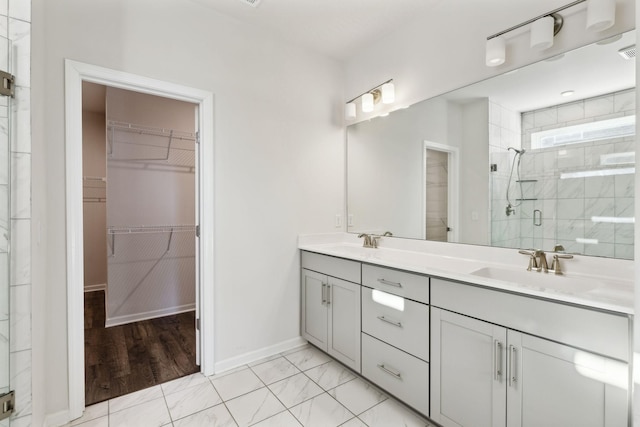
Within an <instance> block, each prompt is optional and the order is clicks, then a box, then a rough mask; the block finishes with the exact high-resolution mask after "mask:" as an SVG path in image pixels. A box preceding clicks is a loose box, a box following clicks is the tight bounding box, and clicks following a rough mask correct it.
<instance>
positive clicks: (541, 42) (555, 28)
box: [485, 0, 616, 67]
mask: <svg viewBox="0 0 640 427" xmlns="http://www.w3.org/2000/svg"><path fill="white" fill-rule="evenodd" d="M584 2H587V30H588V31H603V30H606V29H607V28H610V27H611V26H612V25H613V24H614V23H615V11H616V4H615V0H576V1H573V2H571V3H569V4H566V5H564V6H561V7H559V8H557V9H554V10H552V11H550V12H547V13H544V14H542V15H539V16H536V17H535V18H533V19H530V20H528V21H526V22H523V23H521V24H518V25H514V26H513V27H511V28H507V29H506V30H503V31H500V32H499V33H496V34H493V35H491V36H489V37H487V44H486V57H485V63H486V65H487V66H488V67H495V66H498V65H501V64H503V63H504V62H505V59H506V58H505V51H506V41H505V38H504V35H505V34H507V33H509V32H511V31H513V30H516V29H518V28H521V27H524V26H526V25H530V31H531V34H530V37H531V39H530V46H531V48H532V49H548V48H550V47H551V46H553V37H554V36H555V35H556V34H558V32H559V31H560V29H561V28H562V24H563V21H564V20H563V18H562V16H561V15H560V14H559V13H558V12H560V11H563V10H565V9H568V8H570V7H573V6H576V5H578V4H580V3H584Z"/></svg>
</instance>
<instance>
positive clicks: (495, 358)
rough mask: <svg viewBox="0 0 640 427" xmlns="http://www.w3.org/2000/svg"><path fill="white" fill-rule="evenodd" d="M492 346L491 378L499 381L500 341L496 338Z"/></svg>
mask: <svg viewBox="0 0 640 427" xmlns="http://www.w3.org/2000/svg"><path fill="white" fill-rule="evenodd" d="M493 348H494V350H493V363H494V370H493V372H494V374H493V379H494V380H496V381H500V378H501V377H502V343H501V342H500V341H498V340H494V342H493Z"/></svg>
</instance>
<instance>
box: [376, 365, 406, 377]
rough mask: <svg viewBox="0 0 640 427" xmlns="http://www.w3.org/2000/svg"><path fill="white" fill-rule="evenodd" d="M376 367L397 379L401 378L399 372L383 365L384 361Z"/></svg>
mask: <svg viewBox="0 0 640 427" xmlns="http://www.w3.org/2000/svg"><path fill="white" fill-rule="evenodd" d="M378 368H380V369H381V370H382V371H384V372H386V373H387V374H389V375H391V376H392V377H394V378H397V379H399V380H401V379H402V375H401V374H400V372H396V371H393V370H391V369H389V368H387V367H386V366H384V363H383V364H382V365H378Z"/></svg>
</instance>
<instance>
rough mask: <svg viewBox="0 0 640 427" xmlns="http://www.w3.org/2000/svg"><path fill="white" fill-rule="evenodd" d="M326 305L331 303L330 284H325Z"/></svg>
mask: <svg viewBox="0 0 640 427" xmlns="http://www.w3.org/2000/svg"><path fill="white" fill-rule="evenodd" d="M327 305H331V285H327Z"/></svg>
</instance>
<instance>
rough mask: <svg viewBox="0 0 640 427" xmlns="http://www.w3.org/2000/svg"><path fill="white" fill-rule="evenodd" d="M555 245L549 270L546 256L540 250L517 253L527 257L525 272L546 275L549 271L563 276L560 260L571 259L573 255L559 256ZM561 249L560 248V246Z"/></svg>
mask: <svg viewBox="0 0 640 427" xmlns="http://www.w3.org/2000/svg"><path fill="white" fill-rule="evenodd" d="M558 246H560V245H557V246H556V247H555V248H554V254H553V259H552V261H551V268H549V264H548V263H547V255H546V254H545V253H544V251H543V250H541V249H531V250H528V251H518V252H519V253H521V254H523V255H528V256H529V266H528V267H527V271H531V270H535V271H538V272H540V271H544V272H545V273H548V272H549V271H551V272H553V273H555V274H563V272H562V268H561V267H560V260H561V259H572V258H573V255H566V254H560V253H558V252H557V250H558V249H559V248H558ZM560 247H562V246H560Z"/></svg>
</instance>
